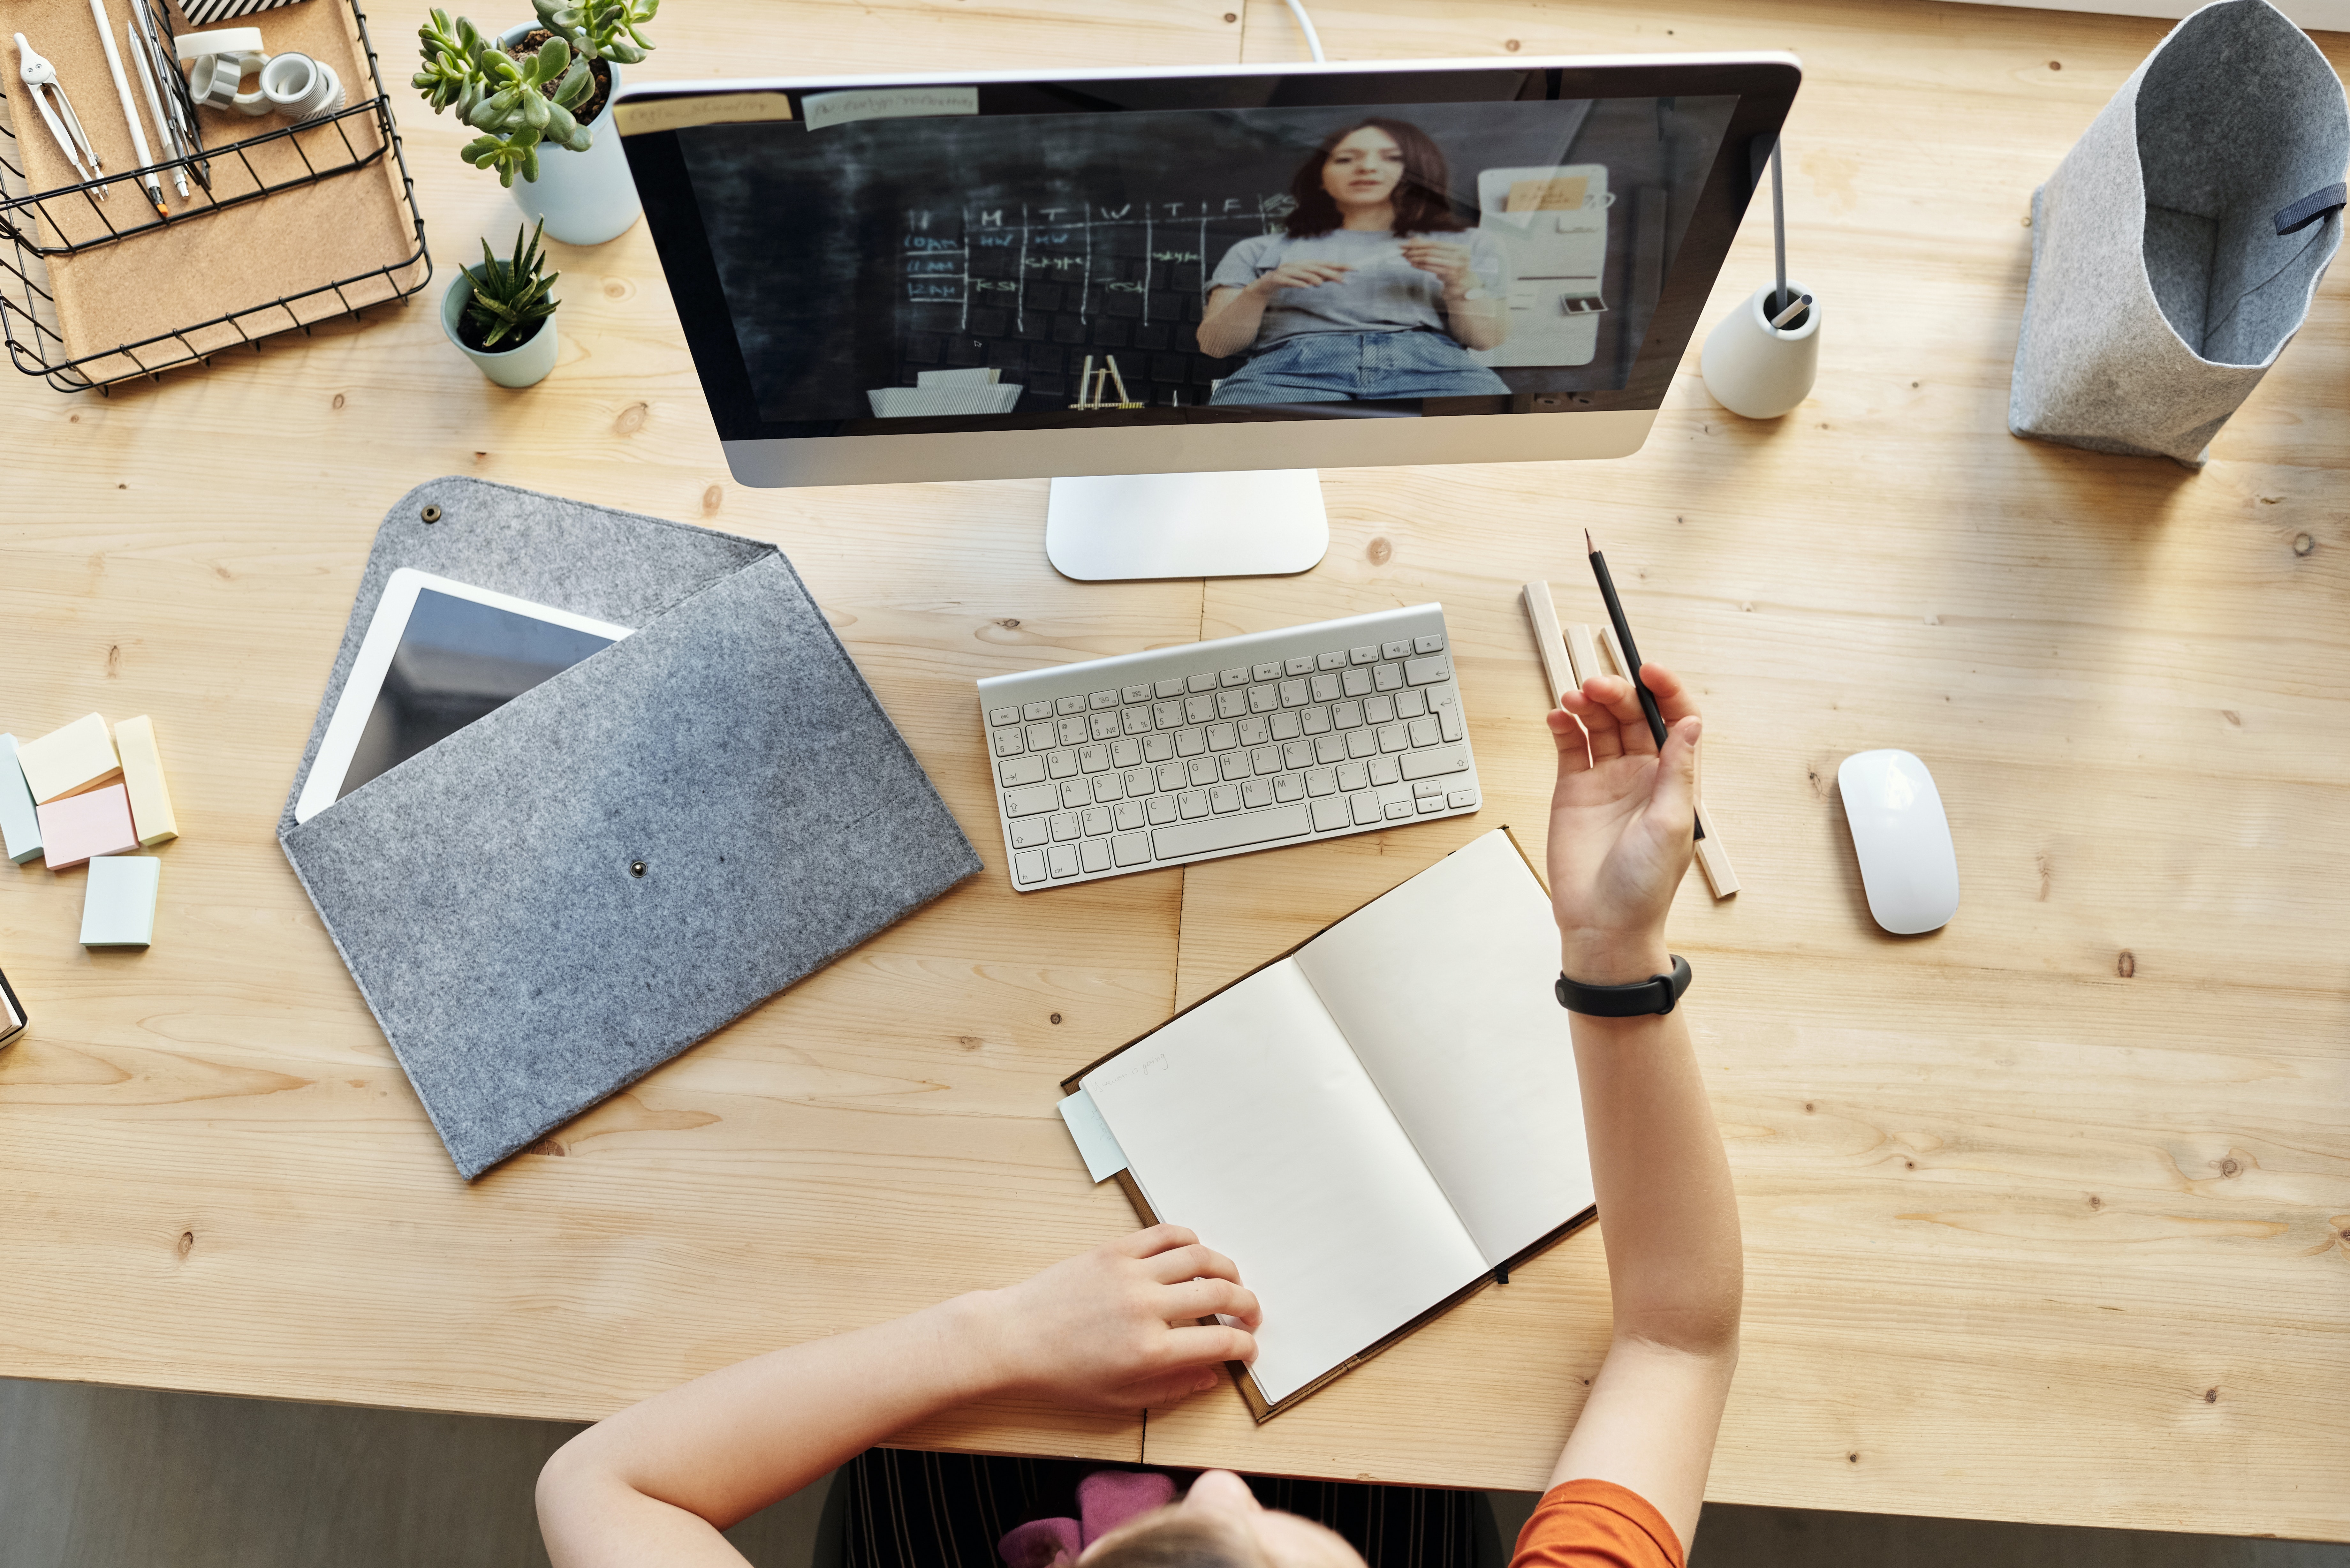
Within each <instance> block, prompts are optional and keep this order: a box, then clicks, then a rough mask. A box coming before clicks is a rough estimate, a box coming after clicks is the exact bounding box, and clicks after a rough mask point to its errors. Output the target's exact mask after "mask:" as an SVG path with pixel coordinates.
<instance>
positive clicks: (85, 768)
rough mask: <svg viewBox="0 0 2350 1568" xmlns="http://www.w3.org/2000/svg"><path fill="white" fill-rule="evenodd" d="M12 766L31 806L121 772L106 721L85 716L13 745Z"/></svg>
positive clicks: (89, 786) (62, 795)
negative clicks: (22, 777) (30, 793)
mask: <svg viewBox="0 0 2350 1568" xmlns="http://www.w3.org/2000/svg"><path fill="white" fill-rule="evenodd" d="M16 765H17V766H18V767H20V768H22V769H24V770H25V783H26V784H28V785H30V786H31V788H32V791H33V804H34V805H48V804H49V802H51V801H53V800H62V799H64V798H65V797H66V796H67V795H69V794H81V792H82V791H84V790H88V789H96V788H97V787H98V786H99V784H105V783H106V782H107V781H108V780H109V779H111V778H113V777H114V775H115V774H119V773H120V772H121V771H122V761H121V759H120V757H118V756H116V755H115V753H114V737H113V736H111V735H109V734H108V733H107V732H106V721H105V720H104V719H102V718H100V717H99V716H98V715H97V714H95V713H85V714H83V715H82V716H81V717H80V718H78V719H76V720H75V721H74V722H72V723H70V724H68V725H67V726H66V727H65V728H64V729H62V730H52V731H50V732H48V733H47V734H46V735H43V736H42V737H41V738H40V739H39V740H37V741H22V742H18V743H17V746H16Z"/></svg>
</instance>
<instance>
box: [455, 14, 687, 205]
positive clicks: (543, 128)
mask: <svg viewBox="0 0 2350 1568" xmlns="http://www.w3.org/2000/svg"><path fill="white" fill-rule="evenodd" d="M589 3H590V4H591V5H592V4H593V3H594V0H589ZM607 3H608V0H607ZM548 30H549V31H550V32H553V31H555V29H553V28H549V29H548ZM416 36H417V39H418V42H419V44H420V45H421V51H422V54H423V57H424V68H423V69H421V70H420V71H418V72H417V73H416V75H415V76H414V77H413V78H411V81H412V83H413V84H414V86H415V88H416V90H417V91H419V92H421V93H422V94H423V95H424V101H425V102H427V103H429V104H431V105H432V112H433V113H435V114H439V113H440V112H441V111H442V110H443V109H455V110H456V111H457V118H458V119H462V120H463V121H464V122H465V123H466V124H468V125H470V126H472V127H473V129H474V130H478V131H480V132H481V133H482V134H481V135H480V136H477V137H475V138H474V139H473V140H472V141H469V142H467V143H466V144H465V146H464V147H463V149H462V150H461V151H460V152H459V154H458V156H460V157H462V158H463V159H464V161H466V162H468V163H470V164H472V165H473V167H475V168H476V169H494V170H496V171H497V172H498V183H499V184H501V185H504V186H509V187H510V186H512V185H513V184H514V182H515V174H517V173H519V174H520V175H521V176H522V177H523V178H524V179H525V180H536V179H537V178H538V147H539V143H540V142H542V141H552V142H554V143H555V144H556V146H558V147H567V148H569V149H570V150H571V151H574V152H585V151H587V148H588V145H589V142H590V140H591V137H590V133H589V131H588V130H587V127H586V126H584V125H582V124H580V123H579V120H578V119H577V117H576V116H575V115H574V114H573V113H572V112H571V111H572V110H573V109H577V107H578V106H579V105H580V104H581V103H582V102H584V101H585V100H586V99H587V95H588V93H589V92H590V91H591V90H592V89H593V88H594V87H595V79H594V78H592V77H591V76H590V75H589V74H588V69H587V61H588V57H587V55H585V54H579V53H575V52H574V51H573V49H572V47H571V46H570V45H569V44H568V43H567V42H566V41H565V40H564V38H563V36H561V34H560V33H557V34H556V36H554V37H551V38H549V39H548V40H547V41H546V43H545V44H542V45H541V46H540V47H539V49H538V52H537V53H536V55H534V56H532V57H530V58H528V59H526V60H517V59H515V57H513V56H512V55H509V54H507V53H506V52H505V51H504V49H502V48H500V47H498V46H497V44H496V42H495V41H494V39H491V38H488V37H485V36H483V34H482V31H481V29H480V28H478V27H476V26H473V23H472V22H470V21H468V20H466V19H465V18H463V17H462V16H461V17H459V18H457V19H456V20H455V21H453V22H452V20H450V17H449V13H448V12H446V11H443V10H441V9H439V8H437V7H436V8H435V9H434V10H433V12H432V16H431V18H430V19H429V20H427V21H426V22H425V24H424V26H421V27H419V28H418V29H417V30H416ZM638 58H639V59H641V58H643V56H642V55H641V54H639V56H638ZM550 89H551V90H550Z"/></svg>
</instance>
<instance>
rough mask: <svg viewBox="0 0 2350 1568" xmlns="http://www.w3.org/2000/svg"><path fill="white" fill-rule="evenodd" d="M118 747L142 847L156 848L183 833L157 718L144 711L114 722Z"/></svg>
mask: <svg viewBox="0 0 2350 1568" xmlns="http://www.w3.org/2000/svg"><path fill="white" fill-rule="evenodd" d="M114 748H115V750H116V752H118V753H120V755H121V758H122V786H123V788H125V789H127V790H129V791H130V826H131V827H132V828H133V829H134V830H135V831H136V832H137V833H138V835H139V843H140V846H141V847H143V848H148V849H152V848H153V847H154V846H157V845H158V844H162V843H166V842H168V841H169V840H171V839H174V838H177V837H179V836H180V819H179V818H178V817H177V816H174V815H172V792H171V790H170V789H168V788H167V787H165V785H164V784H163V756H162V753H161V752H159V751H157V750H156V749H155V721H154V720H152V719H150V718H148V717H147V716H146V715H145V714H143V713H142V714H140V716H139V717H138V718H136V719H125V720H123V721H122V722H120V724H117V725H115V726H114Z"/></svg>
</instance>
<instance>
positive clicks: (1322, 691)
mask: <svg viewBox="0 0 2350 1568" xmlns="http://www.w3.org/2000/svg"><path fill="white" fill-rule="evenodd" d="M1339 695H1340V692H1339V690H1338V678H1337V677H1336V676H1335V675H1317V676H1315V678H1314V701H1316V702H1336V701H1337V700H1338V698H1339Z"/></svg>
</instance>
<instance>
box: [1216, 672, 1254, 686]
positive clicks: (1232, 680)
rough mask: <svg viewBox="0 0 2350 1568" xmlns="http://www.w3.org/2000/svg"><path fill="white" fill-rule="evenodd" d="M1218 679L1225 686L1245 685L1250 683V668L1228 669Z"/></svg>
mask: <svg viewBox="0 0 2350 1568" xmlns="http://www.w3.org/2000/svg"><path fill="white" fill-rule="evenodd" d="M1217 680H1218V681H1219V683H1220V684H1222V685H1225V686H1245V685H1247V684H1248V670H1246V669H1245V668H1243V669H1240V670H1225V671H1224V672H1223V673H1222V675H1221V676H1219V677H1217Z"/></svg>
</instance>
